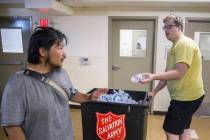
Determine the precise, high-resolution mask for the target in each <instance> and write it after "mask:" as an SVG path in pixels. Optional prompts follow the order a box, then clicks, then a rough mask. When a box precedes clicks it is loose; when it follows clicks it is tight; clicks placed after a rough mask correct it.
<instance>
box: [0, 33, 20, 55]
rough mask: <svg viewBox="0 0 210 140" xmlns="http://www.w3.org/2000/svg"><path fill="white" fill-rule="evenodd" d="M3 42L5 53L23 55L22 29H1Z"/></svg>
mask: <svg viewBox="0 0 210 140" xmlns="http://www.w3.org/2000/svg"><path fill="white" fill-rule="evenodd" d="M1 40H2V50H3V52H4V53H23V42H22V32H21V29H1Z"/></svg>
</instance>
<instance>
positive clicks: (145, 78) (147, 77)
mask: <svg viewBox="0 0 210 140" xmlns="http://www.w3.org/2000/svg"><path fill="white" fill-rule="evenodd" d="M153 77H154V76H153V74H151V73H137V74H135V75H133V76H132V77H131V81H132V82H133V83H141V84H146V83H149V82H151V81H152V80H153Z"/></svg>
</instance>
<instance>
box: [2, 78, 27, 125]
mask: <svg viewBox="0 0 210 140" xmlns="http://www.w3.org/2000/svg"><path fill="white" fill-rule="evenodd" d="M20 83H21V82H20V80H18V78H17V77H16V76H13V77H12V78H10V80H9V81H8V83H7V85H6V87H5V89H4V92H3V96H2V102H1V125H2V126H10V125H21V124H22V123H23V121H24V116H25V107H24V104H25V102H24V95H25V94H24V91H23V89H22V87H21V84H20Z"/></svg>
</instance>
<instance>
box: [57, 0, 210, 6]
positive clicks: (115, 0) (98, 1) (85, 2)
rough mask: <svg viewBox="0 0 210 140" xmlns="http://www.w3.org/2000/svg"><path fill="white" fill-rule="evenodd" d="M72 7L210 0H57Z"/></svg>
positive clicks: (206, 2) (204, 2)
mask: <svg viewBox="0 0 210 140" xmlns="http://www.w3.org/2000/svg"><path fill="white" fill-rule="evenodd" d="M59 1H61V2H62V3H64V4H66V5H68V6H70V7H74V8H79V7H132V6H136V7H137V6H138V7H188V8H189V7H198V8H199V7H210V0H185V1H183V0H59Z"/></svg>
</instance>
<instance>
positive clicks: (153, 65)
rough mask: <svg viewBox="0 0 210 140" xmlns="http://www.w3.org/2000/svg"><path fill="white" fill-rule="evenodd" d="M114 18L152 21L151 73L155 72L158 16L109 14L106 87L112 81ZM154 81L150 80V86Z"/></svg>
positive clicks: (111, 85)
mask: <svg viewBox="0 0 210 140" xmlns="http://www.w3.org/2000/svg"><path fill="white" fill-rule="evenodd" d="M114 20H122V21H126V20H133V21H135V20H137V21H154V23H155V24H154V34H153V35H154V36H153V46H154V48H153V55H152V73H154V72H155V65H156V61H155V58H156V56H157V31H158V17H153V16H151V17H144V16H141V17H135V16H134V17H133V16H132V17H131V16H110V17H108V88H113V82H112V73H113V71H112V65H113V64H112V24H113V21H114ZM154 85H155V84H154V81H153V82H152V85H151V87H152V88H154ZM150 90H151V89H150Z"/></svg>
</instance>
